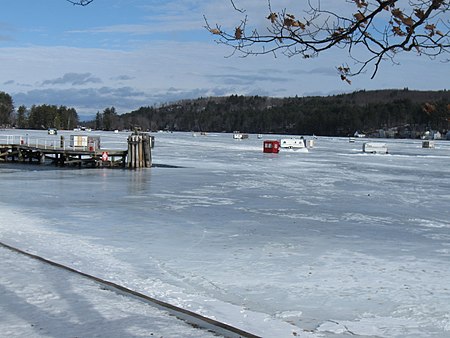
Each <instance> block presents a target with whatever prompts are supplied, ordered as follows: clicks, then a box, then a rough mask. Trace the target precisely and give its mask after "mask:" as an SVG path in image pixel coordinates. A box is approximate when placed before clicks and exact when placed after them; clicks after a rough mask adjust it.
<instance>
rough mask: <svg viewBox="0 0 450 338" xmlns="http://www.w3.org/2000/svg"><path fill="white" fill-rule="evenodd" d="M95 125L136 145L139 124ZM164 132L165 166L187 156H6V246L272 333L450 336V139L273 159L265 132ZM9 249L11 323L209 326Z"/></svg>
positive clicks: (338, 141)
mask: <svg viewBox="0 0 450 338" xmlns="http://www.w3.org/2000/svg"><path fill="white" fill-rule="evenodd" d="M21 132H22V133H23V131H20V130H15V131H11V130H6V131H5V130H4V131H0V143H1V140H2V137H3V135H6V134H19V133H21ZM27 132H28V133H29V134H30V135H35V134H36V135H39V136H44V132H38V131H27ZM61 133H67V136H68V135H69V134H70V132H61ZM61 133H60V134H61ZM93 133H95V134H96V135H100V136H101V138H102V147H104V148H124V147H126V137H127V136H128V133H123V132H121V133H116V134H114V133H107V132H93ZM155 136H156V138H155V139H156V143H155V148H154V149H153V162H154V163H157V164H167V165H171V166H178V168H161V167H156V168H152V169H143V170H120V169H119V170H115V169H82V170H79V169H56V168H54V167H40V166H34V165H33V166H30V165H17V164H5V163H2V164H0V179H1V195H0V196H1V198H0V241H1V242H3V243H6V244H9V245H12V246H15V247H18V248H20V249H23V250H26V251H29V252H31V253H35V254H37V255H40V256H42V257H45V258H47V259H51V260H53V261H56V262H58V263H62V264H65V265H68V266H71V267H73V268H76V269H78V270H81V271H83V272H86V273H89V274H92V275H95V276H98V277H101V278H104V279H106V280H110V281H112V282H114V283H117V284H121V285H124V286H125V287H128V288H130V289H133V290H136V291H138V292H142V293H145V294H148V295H149V296H152V297H155V298H158V299H161V300H163V301H166V302H169V303H171V304H174V305H177V306H181V307H183V308H186V309H188V310H191V311H194V312H197V313H199V314H202V315H205V316H208V317H211V318H214V319H217V320H220V321H223V322H226V323H228V324H231V325H233V326H236V327H239V328H241V329H244V330H246V331H249V332H252V333H254V334H256V335H260V336H263V337H293V336H301V337H340V336H348V335H352V334H353V335H356V336H369V337H370V336H376V337H450V287H449V286H448V281H449V280H450V270H449V269H448V262H449V257H450V208H449V207H448V206H449V205H450V170H449V168H450V143H448V142H445V141H437V142H436V148H435V149H423V148H421V142H420V140H384V141H383V142H385V143H386V144H387V145H388V147H389V154H386V155H381V154H376V155H373V154H364V153H363V152H362V142H363V140H359V139H358V140H357V141H356V142H355V143H349V142H348V139H345V138H331V137H318V138H317V139H316V140H315V147H314V148H313V149H310V151H309V152H308V153H279V154H264V153H263V152H262V140H260V139H257V138H256V136H255V135H250V138H249V139H247V140H233V138H232V135H231V134H208V135H207V136H202V137H192V135H191V134H190V133H158V134H156V135H155ZM46 137H50V136H46ZM58 137H59V135H58ZM274 137H276V136H274V135H270V136H269V137H268V138H270V139H273V138H274ZM0 257H1V258H2V263H1V264H0V269H1V271H0V272H1V278H0V287H1V292H0V300H1V304H2V307H1V308H0V309H1V310H0V311H1V314H2V316H1V319H0V329H1V331H0V332H10V333H11V334H12V335H13V336H14V335H16V336H26V335H28V336H52V335H58V333H65V334H67V335H74V336H75V335H79V336H85V335H87V334H88V333H89V332H91V330H93V331H92V332H95V334H98V335H99V336H114V332H116V333H117V335H116V336H126V335H129V336H139V335H143V336H148V334H149V332H155V334H160V335H163V336H208V335H209V333H207V332H203V331H202V332H201V333H199V332H195V329H193V328H191V327H189V326H184V324H183V323H182V322H177V321H176V320H174V319H173V318H167V316H165V315H164V314H161V313H156V312H157V310H154V309H151V308H150V306H149V305H146V304H142V303H139V302H137V301H135V300H130V299H127V298H126V297H123V296H119V295H114V294H113V295H111V294H106V293H107V292H109V291H104V290H101V289H99V288H98V286H95V285H94V286H93V285H88V284H89V283H88V282H87V281H84V280H82V279H80V278H77V277H74V276H70V275H67V274H65V273H62V272H58V271H54V269H51V268H49V267H45V266H42V263H37V262H32V261H30V260H29V259H27V258H23V257H20V256H18V255H17V254H14V253H11V252H9V251H7V250H5V249H2V250H0ZM80 295H81V296H80ZM90 312H92V313H91V314H92V316H93V317H94V318H93V319H92V321H91V316H89V313H90ZM55 317H56V318H63V321H62V323H65V324H66V325H62V324H61V323H58V322H56V321H55V322H54V321H51V320H50V321H49V322H47V319H46V320H44V319H45V318H55ZM94 322H95V327H94V325H91V324H92V323H94ZM149 322H150V323H151V322H155V323H156V324H155V325H156V328H155V327H152V326H151V325H150V324H148V323H149ZM166 323H167V324H166ZM84 324H85V325H84ZM119 324H120V325H119ZM97 325H99V326H98V327H97ZM162 326H166V328H167V330H169V331H157V330H156V329H160V328H161V327H162ZM124 330H125V331H124ZM193 330H194V331H193ZM55 332H56V333H55ZM180 332H181V334H180Z"/></svg>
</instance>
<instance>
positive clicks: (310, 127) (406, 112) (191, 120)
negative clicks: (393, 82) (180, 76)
mask: <svg viewBox="0 0 450 338" xmlns="http://www.w3.org/2000/svg"><path fill="white" fill-rule="evenodd" d="M109 115H110V114H108V116H109ZM101 121H102V116H97V120H96V125H93V123H91V126H92V127H97V129H99V128H100V129H101V128H103V127H104V126H102V123H101ZM108 121H111V118H110V117H108ZM449 121H450V91H433V92H431V91H423V92H421V91H411V90H408V89H406V88H405V89H403V90H378V91H358V92H354V93H351V94H344V95H336V96H327V97H292V98H271V97H261V96H237V95H231V96H229V97H209V98H198V99H195V100H183V101H180V102H176V103H173V104H167V105H163V106H161V107H158V108H156V107H141V108H139V109H138V110H136V111H133V112H130V113H127V114H123V115H116V116H115V117H114V119H113V122H112V123H111V122H109V123H108V124H109V127H110V128H112V129H131V128H134V127H140V128H142V129H143V130H152V131H155V130H172V131H205V132H222V131H223V132H232V131H234V130H240V131H242V132H247V133H280V134H305V135H306V134H308V135H311V134H315V135H330V136H333V135H336V136H344V135H345V136H346V135H352V134H353V133H354V132H355V131H357V130H358V131H361V132H364V133H372V132H375V131H377V130H379V129H385V130H388V129H390V128H394V127H401V128H405V127H407V128H408V130H410V131H413V134H414V135H416V132H423V131H425V130H428V129H432V130H439V131H441V132H446V131H447V130H448V129H449Z"/></svg>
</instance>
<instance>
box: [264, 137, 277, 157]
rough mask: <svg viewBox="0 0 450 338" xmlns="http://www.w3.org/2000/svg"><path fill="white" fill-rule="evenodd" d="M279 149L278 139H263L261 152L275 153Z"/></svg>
mask: <svg viewBox="0 0 450 338" xmlns="http://www.w3.org/2000/svg"><path fill="white" fill-rule="evenodd" d="M279 151H280V141H278V140H265V141H264V142H263V152H265V153H272V154H276V153H278V152H279Z"/></svg>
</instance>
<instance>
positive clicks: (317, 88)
mask: <svg viewBox="0 0 450 338" xmlns="http://www.w3.org/2000/svg"><path fill="white" fill-rule="evenodd" d="M330 1H331V0H329V2H330ZM324 2H326V1H324ZM235 3H236V4H237V5H240V6H241V7H246V8H247V9H248V13H249V14H253V13H257V14H258V15H257V16H253V17H252V18H253V20H256V18H261V22H262V21H263V20H264V18H265V16H266V14H267V7H266V6H267V3H266V2H264V1H260V0H246V1H238V0H235ZM279 3H280V6H288V5H289V4H290V3H292V1H288V0H282V1H279ZM330 3H332V6H336V5H339V4H337V3H336V2H335V1H331V2H330ZM339 6H340V5H339ZM280 9H281V8H280ZM203 15H206V17H208V19H209V20H210V22H211V23H213V24H215V23H216V22H218V23H221V24H222V25H223V26H224V27H227V26H228V27H234V26H233V25H235V24H236V22H239V21H238V19H239V18H240V16H238V13H235V12H234V11H233V10H232V6H231V4H230V3H229V2H228V1H226V0H208V1H206V0H177V1H170V0H169V1H152V0H95V1H94V2H93V3H92V4H91V5H89V6H86V7H79V6H73V5H71V4H70V3H68V2H67V1H65V0H45V1H36V0H14V1H4V2H2V11H1V12H0V91H4V92H7V93H9V94H11V95H12V97H13V99H14V102H15V105H16V107H18V106H19V105H22V104H24V105H26V106H27V107H29V106H31V105H33V104H43V103H46V104H56V105H66V106H69V107H75V108H76V109H77V111H78V113H79V114H80V116H82V117H86V116H94V115H95V114H96V112H97V111H103V110H104V109H105V108H107V107H111V106H114V107H116V109H117V111H118V112H119V113H126V112H129V111H132V110H135V109H138V108H139V107H141V106H151V105H160V104H163V103H169V102H172V101H176V100H180V99H186V98H197V97H200V96H202V97H205V96H216V95H231V94H239V95H267V96H277V97H285V96H295V95H298V96H305V95H330V94H336V93H343V92H352V91H355V90H361V89H366V90H370V89H385V88H404V87H408V88H410V89H421V90H428V89H430V90H439V89H449V85H448V83H449V82H448V74H449V73H450V72H449V70H450V64H448V63H442V62H440V61H436V60H434V61H431V60H429V59H427V58H424V57H418V56H416V55H415V54H411V55H405V56H402V57H400V58H399V59H398V61H399V63H400V65H397V66H394V65H392V64H391V63H385V64H384V65H383V67H382V69H381V70H380V72H379V73H378V75H377V76H376V78H375V79H374V80H370V74H367V75H362V76H359V77H357V78H354V79H353V83H352V85H348V84H347V83H345V82H342V81H341V80H340V79H339V77H338V76H337V73H336V70H335V67H336V66H339V65H340V64H342V62H346V61H347V62H348V59H346V54H345V53H344V52H342V51H339V50H334V51H330V52H328V53H325V54H323V55H321V56H320V57H319V58H317V59H313V60H304V59H301V58H296V57H293V58H286V57H283V56H278V57H277V58H275V57H273V56H272V55H265V56H257V57H247V58H241V57H238V56H233V57H228V56H229V55H230V53H231V52H232V50H230V49H229V48H227V47H226V46H223V45H218V44H216V43H215V41H214V36H212V35H211V34H209V32H208V31H207V30H206V29H205V28H204V27H203V26H204V24H205V23H204V20H203Z"/></svg>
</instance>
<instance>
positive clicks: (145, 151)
mask: <svg viewBox="0 0 450 338" xmlns="http://www.w3.org/2000/svg"><path fill="white" fill-rule="evenodd" d="M149 139H150V136H149V135H148V134H145V133H134V134H132V135H131V136H130V137H129V138H128V149H127V150H116V149H109V150H106V149H95V147H88V146H84V147H76V146H66V145H65V142H64V141H63V139H62V140H61V142H60V143H59V144H54V143H50V144H48V143H47V142H39V141H38V140H33V141H31V142H30V140H28V139H27V140H26V141H24V139H23V138H19V142H17V141H16V140H14V141H15V142H6V143H4V144H0V162H12V163H34V164H53V165H56V166H60V167H65V166H75V167H91V168H101V167H108V168H141V167H144V168H149V167H151V165H152V163H151V162H152V161H151V147H150V146H151V143H150V141H149ZM128 155H130V156H128ZM127 158H128V160H127Z"/></svg>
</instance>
